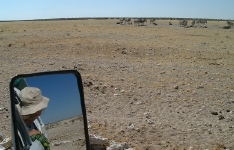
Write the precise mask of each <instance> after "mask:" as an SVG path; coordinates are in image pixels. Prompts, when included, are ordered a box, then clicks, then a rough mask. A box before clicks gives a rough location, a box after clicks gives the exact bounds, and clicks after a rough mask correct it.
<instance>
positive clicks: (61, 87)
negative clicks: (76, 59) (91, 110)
mask: <svg viewBox="0 0 234 150" xmlns="http://www.w3.org/2000/svg"><path fill="white" fill-rule="evenodd" d="M40 94H42V96H43V98H42V97H41V95H40ZM46 98H48V99H46ZM31 99H33V100H31ZM41 99H43V106H42V102H41V103H40V104H39V102H38V101H39V100H41ZM46 100H47V101H46ZM37 102H38V103H37ZM10 105H11V106H10V107H11V127H12V143H13V147H14V149H17V150H18V149H43V147H44V149H46V146H48V143H49V147H50V149H83V150H85V149H89V137H88V128H87V119H86V110H85V103H84V94H83V86H82V79H81V76H80V74H79V72H77V71H75V70H68V71H55V72H43V73H33V74H23V75H17V76H15V77H13V78H12V80H11V83H10ZM46 105H47V106H46ZM32 106H33V107H32ZM44 106H45V108H44ZM39 108H40V110H36V109H39ZM33 111H36V112H33ZM32 113H33V114H37V116H36V118H35V116H33V115H31V114H32ZM32 120H33V123H31V122H30V121H32ZM34 129H36V132H31V131H32V130H34ZM37 131H40V133H41V134H39V135H41V136H40V137H39V136H37V135H38V134H35V133H37ZM33 133H34V134H33ZM31 134H33V135H31ZM30 135H31V136H30ZM42 138H44V139H46V140H47V141H46V140H45V141H46V142H45V143H43V142H41V141H43V140H41V139H42ZM43 144H44V145H43Z"/></svg>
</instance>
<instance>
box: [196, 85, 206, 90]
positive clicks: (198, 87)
mask: <svg viewBox="0 0 234 150" xmlns="http://www.w3.org/2000/svg"><path fill="white" fill-rule="evenodd" d="M196 88H197V89H203V88H204V86H202V85H197V86H196Z"/></svg>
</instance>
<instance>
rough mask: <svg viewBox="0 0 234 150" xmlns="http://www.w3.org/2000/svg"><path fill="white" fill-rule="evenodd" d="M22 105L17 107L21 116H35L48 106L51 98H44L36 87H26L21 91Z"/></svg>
mask: <svg viewBox="0 0 234 150" xmlns="http://www.w3.org/2000/svg"><path fill="white" fill-rule="evenodd" d="M19 98H20V100H21V104H20V106H21V107H19V106H17V108H18V111H19V113H20V114H21V115H29V114H33V113H35V112H37V111H39V110H42V109H44V108H46V107H47V106H48V102H49V98H47V97H44V96H42V93H41V90H40V89H38V88H35V87H25V88H24V89H22V90H21V91H20V94H19Z"/></svg>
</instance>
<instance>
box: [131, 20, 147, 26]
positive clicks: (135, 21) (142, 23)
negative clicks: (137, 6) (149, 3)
mask: <svg viewBox="0 0 234 150" xmlns="http://www.w3.org/2000/svg"><path fill="white" fill-rule="evenodd" d="M145 22H147V20H146V19H137V20H134V21H133V23H134V25H135V24H136V23H137V25H138V26H139V24H141V25H144V23H145Z"/></svg>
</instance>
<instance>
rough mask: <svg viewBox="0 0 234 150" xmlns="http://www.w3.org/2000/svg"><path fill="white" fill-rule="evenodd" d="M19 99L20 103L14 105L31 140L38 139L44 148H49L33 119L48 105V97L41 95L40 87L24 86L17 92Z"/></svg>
mask: <svg viewBox="0 0 234 150" xmlns="http://www.w3.org/2000/svg"><path fill="white" fill-rule="evenodd" d="M19 98H20V99H21V103H20V105H16V106H17V108H18V111H19V113H20V114H21V116H22V118H23V120H24V122H25V124H26V126H27V130H28V132H29V135H30V137H31V139H32V141H35V140H38V141H40V142H41V144H42V145H43V146H44V149H45V150H49V149H50V146H49V142H48V140H47V138H46V137H45V136H44V135H43V134H42V133H41V132H40V131H39V130H38V129H37V127H36V126H35V124H34V122H33V121H34V120H35V119H36V118H37V117H39V116H40V115H41V113H42V111H43V109H45V108H46V107H47V106H48V103H49V98H47V97H44V96H42V92H41V90H40V89H38V88H35V87H25V88H23V89H22V90H21V91H20V93H19Z"/></svg>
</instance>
